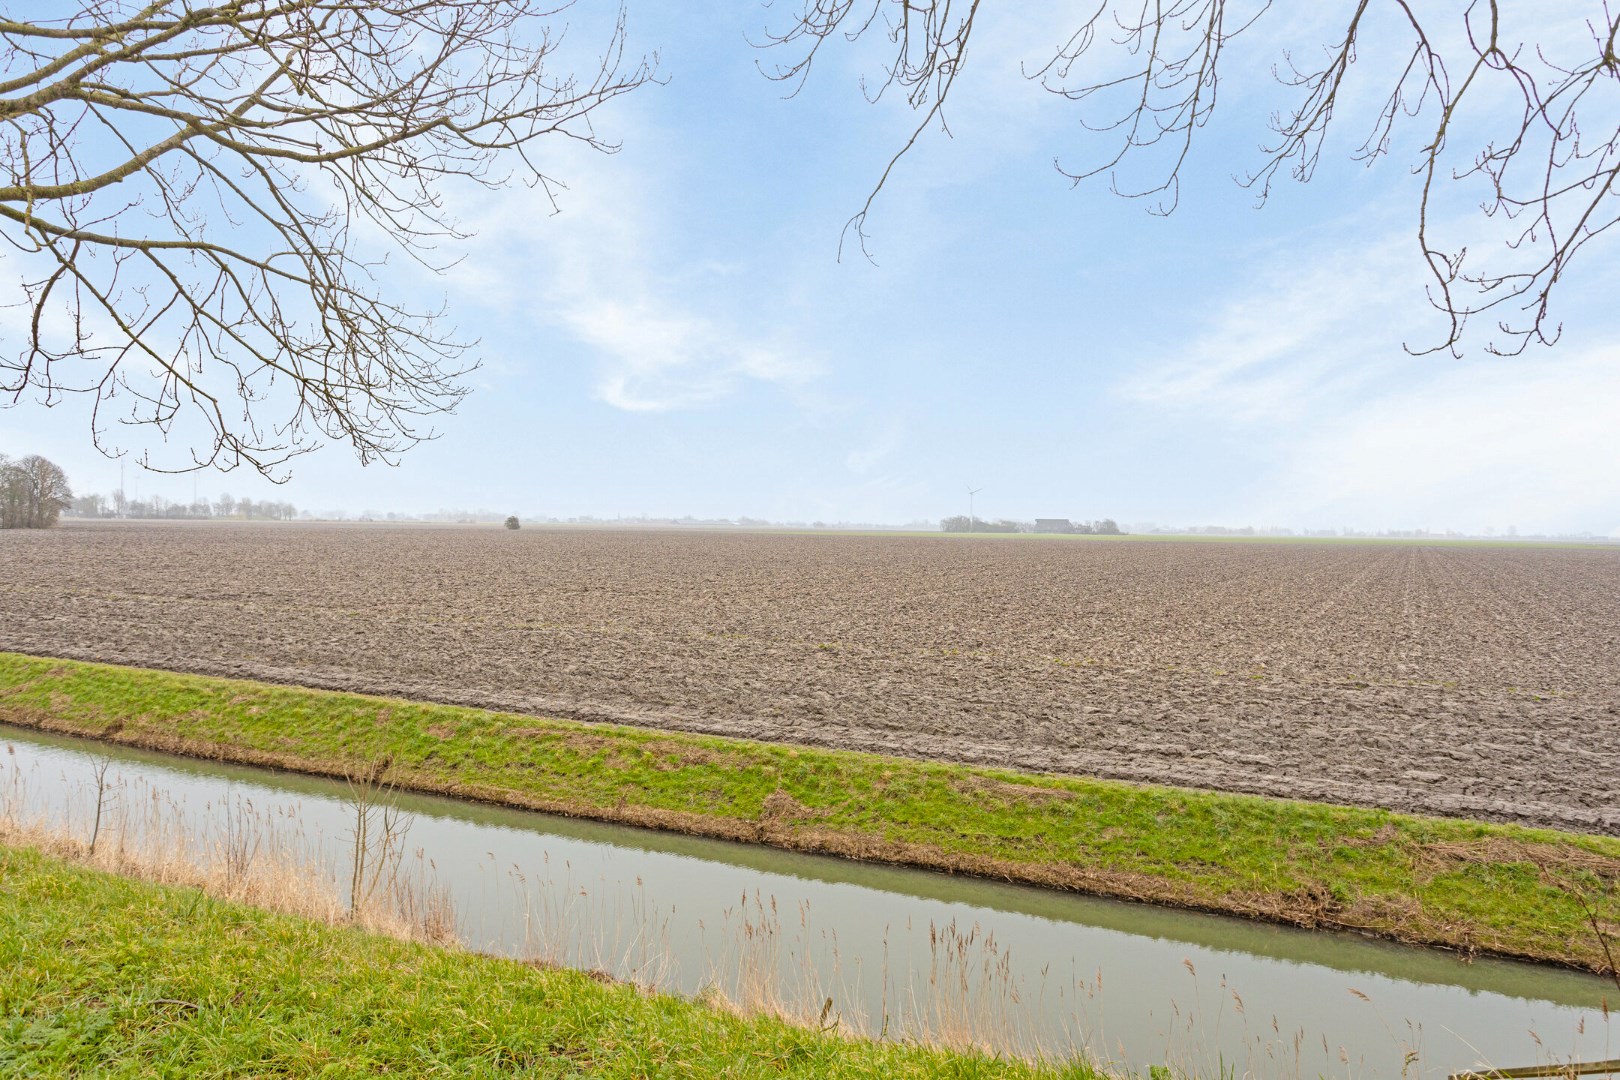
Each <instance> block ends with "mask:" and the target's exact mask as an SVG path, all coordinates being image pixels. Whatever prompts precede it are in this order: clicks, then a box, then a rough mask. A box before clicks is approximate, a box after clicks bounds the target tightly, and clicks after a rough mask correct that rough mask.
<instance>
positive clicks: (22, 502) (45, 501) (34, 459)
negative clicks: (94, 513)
mask: <svg viewBox="0 0 1620 1080" xmlns="http://www.w3.org/2000/svg"><path fill="white" fill-rule="evenodd" d="M72 505H73V489H72V488H70V487H69V486H68V479H67V473H65V472H63V471H62V470H61V468H60V467H59V466H57V465H56V464H55V463H54V462H51V461H47V460H46V459H45V458H42V457H40V456H39V455H38V454H29V455H28V456H27V457H23V458H18V459H17V460H16V461H12V460H11V459H9V458H7V457H5V456H4V455H0V529H48V528H50V527H51V526H52V525H55V524H56V522H57V520H58V519H59V518H60V517H61V516H62V511H63V510H66V509H67V508H68V507H70V506H72Z"/></svg>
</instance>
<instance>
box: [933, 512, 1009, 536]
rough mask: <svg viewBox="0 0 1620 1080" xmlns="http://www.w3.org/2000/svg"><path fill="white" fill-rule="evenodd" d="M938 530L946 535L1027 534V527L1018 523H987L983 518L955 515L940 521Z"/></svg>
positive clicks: (1002, 520) (1005, 520) (1001, 520)
mask: <svg viewBox="0 0 1620 1080" xmlns="http://www.w3.org/2000/svg"><path fill="white" fill-rule="evenodd" d="M939 527H940V530H941V531H942V532H948V533H965V532H971V533H1015V532H1028V531H1029V529H1028V526H1026V525H1025V524H1024V523H1023V522H1020V521H1010V520H1008V519H1007V518H1002V519H1000V520H999V521H987V520H985V519H984V518H969V517H968V516H967V515H966V514H957V515H955V516H953V517H948V518H945V519H943V520H942V521H940V523H939Z"/></svg>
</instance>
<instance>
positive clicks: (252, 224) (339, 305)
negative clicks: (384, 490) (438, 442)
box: [0, 0, 653, 480]
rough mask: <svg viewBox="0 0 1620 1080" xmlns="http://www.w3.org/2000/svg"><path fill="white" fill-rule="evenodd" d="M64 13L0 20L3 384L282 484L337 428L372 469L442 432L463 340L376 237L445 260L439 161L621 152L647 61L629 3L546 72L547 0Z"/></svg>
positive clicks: (541, 176)
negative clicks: (408, 284) (14, 271)
mask: <svg viewBox="0 0 1620 1080" xmlns="http://www.w3.org/2000/svg"><path fill="white" fill-rule="evenodd" d="M563 6H564V7H566V3H565V4H564V5H563ZM47 8H48V9H49V10H50V11H51V17H50V18H48V19H38V20H34V21H19V20H15V19H11V18H7V17H3V16H0V237H3V238H4V239H5V240H6V241H7V242H9V243H10V245H11V246H12V247H13V248H14V249H15V251H16V253H17V255H18V261H19V262H20V263H21V264H22V265H23V266H24V267H25V268H26V269H25V271H24V272H25V273H27V274H30V275H31V276H30V277H28V278H27V279H26V280H25V281H24V282H23V286H22V289H21V290H20V296H21V300H20V303H19V306H20V307H21V308H22V310H23V312H24V314H25V315H26V320H25V321H26V330H25V331H24V332H23V333H21V334H20V335H16V336H15V337H14V338H13V341H15V342H16V351H15V352H13V353H12V354H11V355H0V402H4V400H5V399H6V398H10V399H11V401H12V402H16V401H18V400H20V399H22V398H23V397H24V396H25V395H26V396H31V397H35V398H37V399H38V400H41V401H43V402H45V403H47V404H48V403H53V402H55V401H57V400H60V399H61V398H62V396H63V395H65V394H73V393H77V394H82V395H86V396H87V397H88V398H89V399H90V401H91V403H92V413H93V416H94V419H93V421H92V436H93V438H94V439H95V441H96V443H97V445H98V446H100V447H102V448H103V450H105V451H107V452H109V453H119V452H121V451H120V450H119V449H118V447H117V446H116V445H114V443H112V442H110V441H109V440H108V437H107V426H106V425H107V423H108V422H110V421H117V422H119V423H123V424H134V425H149V426H151V427H155V428H156V429H157V431H158V432H159V433H160V434H161V435H162V437H163V438H164V439H165V440H167V439H169V438H171V437H172V438H174V439H176V440H177V441H178V442H180V444H181V445H183V446H188V447H189V448H190V454H189V460H183V461H181V462H179V463H172V462H163V463H160V462H157V461H154V460H152V459H151V458H150V457H149V456H147V455H146V454H144V453H143V454H142V456H141V458H140V460H141V463H142V464H144V465H145V466H146V467H148V468H153V469H158V468H161V469H163V470H165V471H186V470H190V469H196V468H204V467H209V466H212V467H217V468H220V469H230V468H234V467H237V466H239V465H247V466H249V467H251V468H253V469H256V470H258V471H259V472H261V473H264V474H265V475H267V476H269V477H271V478H272V479H278V480H279V479H284V478H285V476H286V473H285V469H284V466H285V463H286V462H287V461H288V460H289V459H291V458H292V457H294V456H296V455H298V454H300V453H304V452H307V451H308V450H310V449H312V448H313V447H314V446H315V445H317V444H318V443H319V441H320V440H321V439H323V438H329V439H336V440H341V441H344V442H347V443H349V444H350V445H351V446H352V447H353V448H354V450H355V452H356V454H357V455H358V456H359V458H360V460H361V461H362V462H370V461H375V460H383V461H392V460H394V459H395V458H396V456H397V455H398V454H400V453H401V452H403V451H404V450H406V449H408V448H409V447H411V446H412V445H414V444H416V443H418V442H420V441H422V440H424V439H429V438H432V437H433V434H434V433H433V428H432V422H433V418H434V417H435V416H437V415H439V414H442V413H445V412H449V411H451V410H452V409H453V408H454V407H455V405H456V404H457V403H458V402H459V401H460V400H461V399H462V397H463V395H464V394H465V393H466V387H465V385H464V383H463V382H462V379H463V377H464V376H465V375H466V374H467V373H468V372H469V371H470V370H471V369H472V368H473V367H474V366H476V365H475V363H474V362H473V361H472V360H471V359H470V358H469V355H468V349H469V347H470V343H469V342H467V341H463V340H460V339H459V338H458V337H457V336H456V335H455V334H454V333H452V332H451V331H450V330H448V329H447V328H445V327H444V326H443V325H442V317H441V316H442V313H441V312H439V311H436V310H431V309H429V310H419V309H416V308H413V307H410V306H407V305H406V304H404V303H401V302H399V301H396V300H394V299H391V297H390V294H391V293H392V292H397V289H394V290H390V289H387V288H384V286H383V283H382V282H381V281H380V280H379V279H378V272H379V270H380V269H381V268H382V266H383V261H382V260H381V259H380V258H379V256H376V255H372V254H369V253H368V246H370V245H368V244H364V243H362V241H361V239H360V237H361V234H362V233H363V232H366V231H369V232H371V233H373V234H375V235H376V237H377V238H378V239H380V240H381V241H382V242H383V244H384V245H385V249H386V246H387V245H389V244H391V245H392V246H394V247H395V248H397V249H399V250H402V251H403V252H404V253H405V254H407V255H409V256H411V257H412V258H414V259H416V260H417V261H419V262H420V263H422V264H423V265H425V266H428V267H430V268H433V269H437V270H442V269H444V268H446V267H448V266H450V265H452V264H453V259H451V258H449V257H448V256H447V255H446V254H445V253H444V252H443V251H441V247H442V245H444V244H445V243H446V242H447V241H454V240H458V239H461V238H463V237H464V236H465V233H463V232H462V231H461V230H460V229H459V228H458V227H457V225H456V224H455V223H454V221H453V220H452V219H451V218H450V216H449V214H448V212H447V210H446V208H445V203H444V191H443V188H444V186H445V183H446V182H447V181H457V182H471V183H474V184H479V185H483V186H486V187H491V188H493V187H497V186H501V185H503V184H506V183H507V182H508V181H510V180H511V179H514V178H515V179H519V180H521V181H523V182H525V183H527V184H529V185H531V186H534V187H538V188H540V189H541V191H542V192H543V193H544V195H545V196H546V197H548V198H549V197H554V196H555V194H556V192H557V190H558V189H559V188H560V186H561V185H560V182H559V181H558V180H557V179H556V178H555V177H553V176H552V175H551V174H550V173H548V172H547V171H546V170H545V169H544V168H543V167H542V166H541V165H540V164H539V161H538V159H537V156H536V152H537V150H538V148H539V144H540V141H541V140H542V139H547V138H553V137H555V138H556V139H563V138H566V139H570V140H576V141H579V142H582V143H585V144H587V145H589V146H592V147H594V148H596V149H598V150H602V151H605V152H612V151H613V150H615V149H616V146H615V145H614V144H613V143H611V142H609V141H607V140H605V139H603V138H602V137H601V136H600V135H599V134H598V133H597V131H596V130H595V129H594V127H593V126H592V123H591V114H592V113H593V112H594V111H595V110H596V109H598V108H599V107H601V106H602V105H604V104H605V103H607V102H609V101H611V100H613V99H614V98H617V97H618V96H620V95H622V94H625V93H628V92H629V91H631V90H633V89H635V88H637V87H638V86H641V85H642V84H644V83H646V82H647V81H649V80H650V79H651V78H653V69H652V62H651V61H648V60H640V61H632V62H626V57H625V34H624V22H623V13H622V12H621V13H620V16H619V19H618V20H617V22H616V24H615V25H614V27H613V29H612V30H611V31H610V33H609V37H608V40H607V42H606V45H605V48H604V51H603V52H602V54H601V56H600V58H599V60H598V61H597V62H596V63H595V64H594V66H593V67H591V68H588V69H587V70H585V71H583V72H581V73H578V74H575V73H558V72H556V71H554V68H555V67H556V65H557V63H558V62H559V61H558V58H557V56H556V52H557V49H558V47H559V42H560V35H557V34H554V33H553V32H552V29H551V25H552V22H553V21H554V19H555V17H556V16H557V14H558V12H557V10H556V9H555V8H552V7H549V6H546V5H543V4H541V3H540V2H539V0H230V2H228V3H218V4H206V5H205V4H202V3H198V2H196V0H77V2H76V3H71V4H69V3H61V4H52V5H47ZM19 338H20V340H18V339H19Z"/></svg>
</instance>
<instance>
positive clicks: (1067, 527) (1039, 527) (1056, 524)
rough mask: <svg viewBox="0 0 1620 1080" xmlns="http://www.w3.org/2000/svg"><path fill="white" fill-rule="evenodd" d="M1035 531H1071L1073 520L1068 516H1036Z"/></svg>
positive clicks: (1072, 529) (1072, 530)
mask: <svg viewBox="0 0 1620 1080" xmlns="http://www.w3.org/2000/svg"><path fill="white" fill-rule="evenodd" d="M1035 531H1036V532H1038V533H1071V532H1074V522H1072V521H1070V520H1069V519H1068V518H1036V519H1035Z"/></svg>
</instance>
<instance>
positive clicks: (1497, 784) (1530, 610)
mask: <svg viewBox="0 0 1620 1080" xmlns="http://www.w3.org/2000/svg"><path fill="white" fill-rule="evenodd" d="M0 567H3V572H0V649H7V650H14V651H21V652H30V653H37V654H41V655H56V656H67V657H73V658H77V659H86V660H102V661H110V662H115V663H130V664H142V665H147V666H152V667H162V668H169V669H173V670H180V671H195V672H202V673H208V674H219V675H238V676H248V677H253V678H259V679H268V680H271V681H280V682H287V683H296V684H301V685H307V686H320V687H330V688H336V689H354V690H364V691H368V692H373V693H380V694H391V695H398V696H404V697H413V698H419V699H424V700H434V701H444V702H451V703H457V704H467V705H482V706H490V707H497V708H503V709H509V710H515V711H523V712H530V713H533V714H541V715H561V716H571V717H577V718H581V719H595V720H614V721H620V722H627V723H633V724H641V725H645V726H653V727H664V728H671V729H681V730H688V731H703V732H710V733H716V734H725V735H742V736H748V737H752V738H760V739H769V740H774V741H782V742H798V743H805V744H810V745H819V746H837V747H846V748H854V749H862V750H876V751H882V752H888V753H897V754H905V755H909V756H914V757H925V758H942V759H950V760H957V761H969V762H976V763H984V764H995V765H1007V766H1013V767H1018V768H1023V769H1033V770H1041V771H1058V772H1073V773H1084V774H1090V775H1097V776H1108V777H1118V778H1124V779H1132V780H1145V781H1156V782H1165V783H1174V784H1183V785H1189V786H1195V787H1205V788H1219V789H1224V790H1235V791H1248V792H1257V793H1261V794H1270V795H1284V796H1292V797H1299V798H1309V799H1320V800H1326V801H1332V802H1342V803H1353V804H1360V805H1376V806H1385V807H1389V808H1392V809H1402V810H1411V811H1418V812H1427V813H1438V814H1446V815H1457V816H1469V817H1478V818H1485V819H1491V820H1501V821H1520V822H1526V823H1531V824H1540V825H1551V826H1555V827H1561V828H1568V829H1576V830H1583V831H1592V832H1603V833H1609V834H1611V835H1620V601H1617V599H1616V598H1617V596H1620V589H1617V586H1620V549H1616V550H1591V549H1580V548H1529V547H1508V546H1502V547H1467V548H1447V547H1425V546H1418V545H1378V544H1367V545H1346V546H1315V545H1304V544H1297V545H1296V544H1237V543H1233V544H1205V543H1197V544H1193V543H1177V542H1150V541H1142V542H1135V541H1133V542H1126V543H1092V542H1069V541H1004V540H989V539H986V540H974V541H966V540H948V539H942V538H941V539H934V538H905V537H858V536H831V535H829V536H788V535H770V534H750V533H688V532H676V531H659V532H651V531H646V532H637V531H628V530H626V531H605V530H604V531H585V530H542V529H525V530H522V531H519V532H509V531H507V530H503V529H494V528H489V529H483V528H480V529H471V528H431V527H343V526H268V525H267V526H221V525H199V526H178V525H137V524H129V523H109V524H105V525H72V526H68V527H64V528H60V529H56V530H52V531H48V532H7V533H4V534H0ZM986 795H987V797H996V793H992V792H987V793H986Z"/></svg>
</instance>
